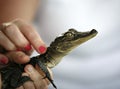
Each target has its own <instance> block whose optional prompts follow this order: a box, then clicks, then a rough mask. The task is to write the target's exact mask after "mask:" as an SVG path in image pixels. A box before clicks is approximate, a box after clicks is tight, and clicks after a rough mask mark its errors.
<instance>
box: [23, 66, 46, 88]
mask: <svg viewBox="0 0 120 89" xmlns="http://www.w3.org/2000/svg"><path fill="white" fill-rule="evenodd" d="M25 72H26V73H28V74H29V76H30V78H31V79H32V80H33V81H34V85H35V87H36V89H44V88H46V87H48V84H47V83H46V81H45V79H43V76H42V75H41V74H40V73H39V72H38V71H37V70H36V69H35V68H34V67H33V66H32V65H27V66H26V67H25Z"/></svg>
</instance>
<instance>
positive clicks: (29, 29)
mask: <svg viewBox="0 0 120 89" xmlns="http://www.w3.org/2000/svg"><path fill="white" fill-rule="evenodd" d="M14 24H16V25H17V26H18V27H19V29H20V31H21V32H22V33H23V34H24V35H25V37H26V38H27V39H28V40H29V41H30V43H31V44H32V46H33V47H34V48H35V49H36V51H37V52H39V53H45V52H46V46H45V43H44V42H43V41H42V39H41V38H40V36H39V34H38V32H37V31H36V30H35V28H33V26H31V25H30V24H27V23H26V22H24V21H22V20H15V21H14Z"/></svg>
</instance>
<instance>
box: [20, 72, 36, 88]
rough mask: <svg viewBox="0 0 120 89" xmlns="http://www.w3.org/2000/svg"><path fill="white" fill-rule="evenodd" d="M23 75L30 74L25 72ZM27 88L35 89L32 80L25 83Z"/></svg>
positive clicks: (24, 85)
mask: <svg viewBox="0 0 120 89" xmlns="http://www.w3.org/2000/svg"><path fill="white" fill-rule="evenodd" d="M22 76H29V75H28V74H27V73H23V74H22ZM23 87H24V88H25V89H35V86H34V84H33V82H32V81H27V82H25V83H24V84H23Z"/></svg>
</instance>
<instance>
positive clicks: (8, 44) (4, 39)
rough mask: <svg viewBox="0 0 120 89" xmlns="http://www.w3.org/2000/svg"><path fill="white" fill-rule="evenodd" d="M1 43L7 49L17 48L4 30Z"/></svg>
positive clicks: (0, 32) (0, 37)
mask: <svg viewBox="0 0 120 89" xmlns="http://www.w3.org/2000/svg"><path fill="white" fill-rule="evenodd" d="M0 45H1V46H2V47H4V48H5V49H6V50H10V51H11V50H16V46H15V45H14V44H13V43H12V42H11V41H10V40H9V39H8V37H7V36H5V34H4V33H3V32H2V31H0Z"/></svg>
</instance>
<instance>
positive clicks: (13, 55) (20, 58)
mask: <svg viewBox="0 0 120 89" xmlns="http://www.w3.org/2000/svg"><path fill="white" fill-rule="evenodd" d="M6 56H7V57H8V59H10V61H14V62H15V63H18V64H24V63H27V62H29V60H30V58H29V56H28V55H26V54H25V53H24V52H22V51H16V52H8V53H7V54H6Z"/></svg>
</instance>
